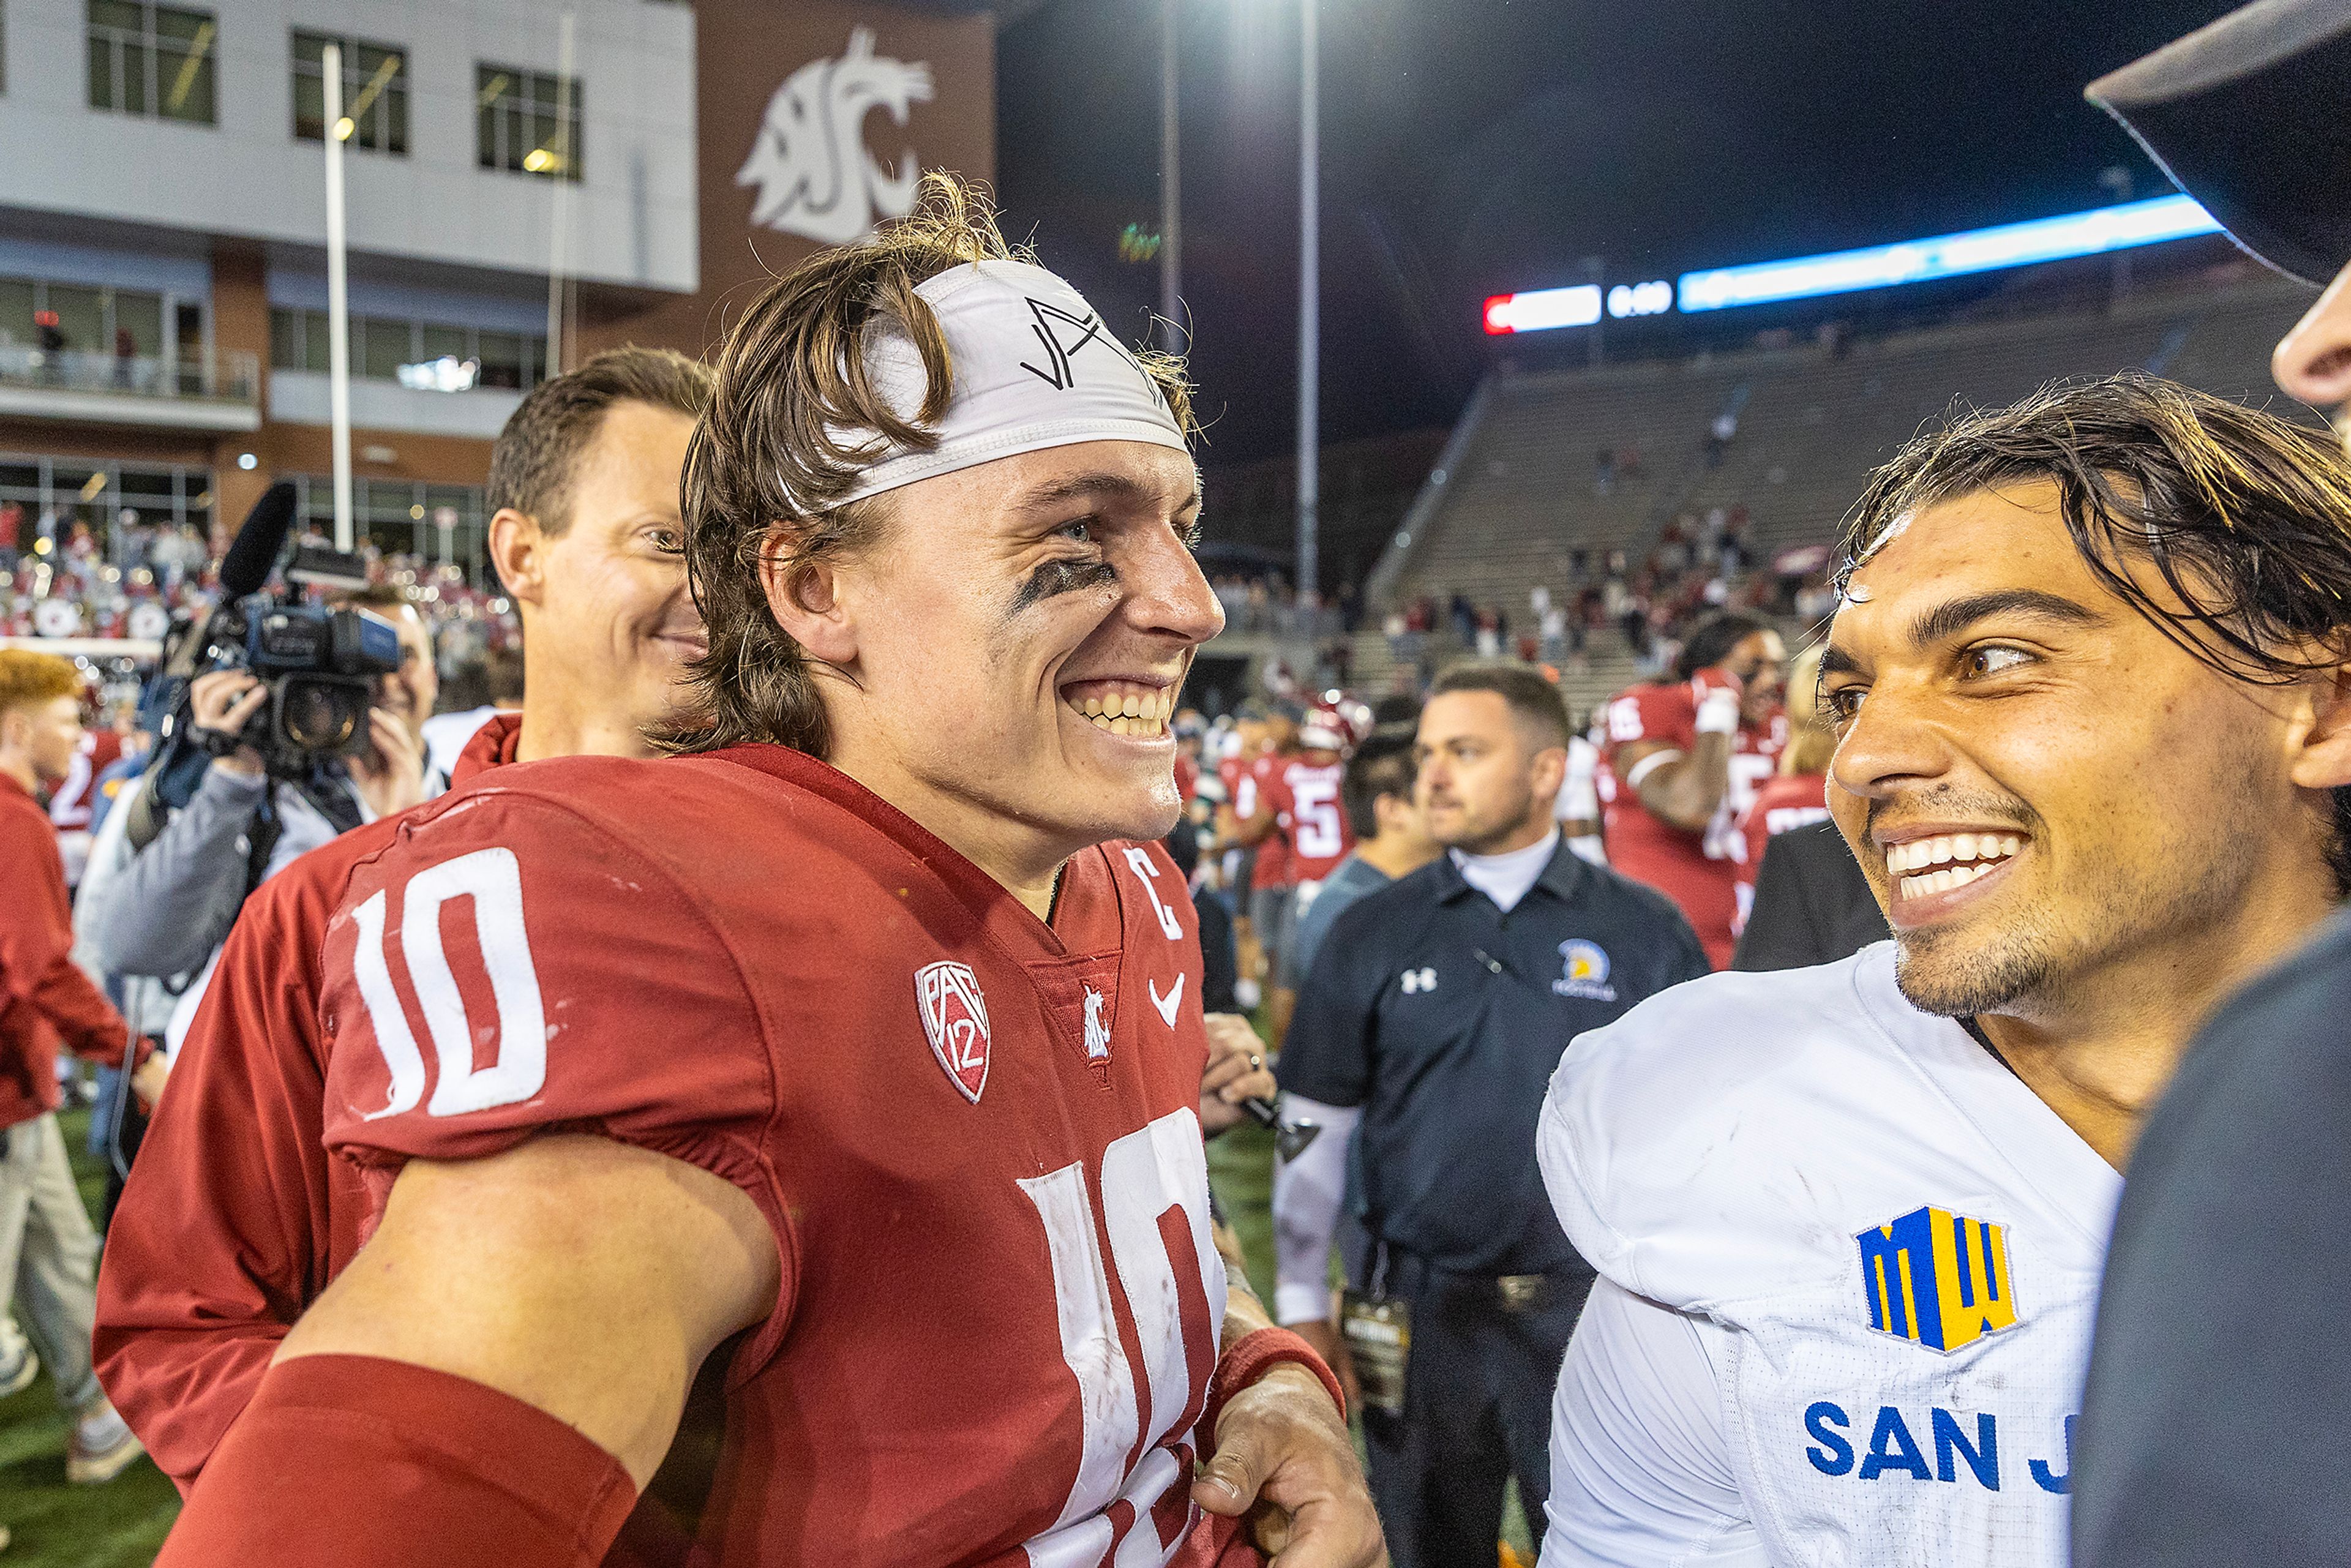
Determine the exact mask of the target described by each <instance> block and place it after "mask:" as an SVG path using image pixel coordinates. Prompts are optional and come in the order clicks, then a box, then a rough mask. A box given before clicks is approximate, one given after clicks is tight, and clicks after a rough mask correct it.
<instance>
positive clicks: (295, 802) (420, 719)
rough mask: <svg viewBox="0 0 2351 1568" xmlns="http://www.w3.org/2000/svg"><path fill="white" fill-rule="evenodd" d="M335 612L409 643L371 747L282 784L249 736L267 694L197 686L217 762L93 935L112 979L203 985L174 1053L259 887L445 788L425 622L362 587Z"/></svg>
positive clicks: (121, 883)
mask: <svg viewBox="0 0 2351 1568" xmlns="http://www.w3.org/2000/svg"><path fill="white" fill-rule="evenodd" d="M337 602H338V603H339V604H340V606H341V607H344V608H348V609H354V610H364V611H368V612H372V613H374V614H376V615H378V616H381V618H382V619H384V620H385V621H387V622H390V623H391V624H392V628H393V629H394V630H395V631H396V632H398V633H399V637H400V652H401V663H400V667H399V668H398V669H396V670H392V671H391V672H389V673H387V674H382V675H381V676H379V677H378V678H377V680H376V684H375V691H374V695H373V699H372V704H371V706H370V707H369V709H368V715H367V726H368V739H369V742H370V747H369V748H368V749H367V750H366V751H364V752H361V753H358V754H355V755H352V756H349V757H330V758H319V759H316V760H314V761H313V762H312V763H311V764H310V766H309V768H308V770H307V771H306V772H304V773H302V774H300V775H299V776H297V777H285V776H282V774H281V776H278V777H274V778H273V777H272V775H271V773H270V771H269V770H268V768H266V765H265V763H264V760H263V758H262V754H261V752H260V751H259V750H257V749H256V747H254V746H252V745H250V744H247V743H246V742H245V741H242V740H239V739H238V738H237V737H242V736H246V735H247V734H248V731H247V729H246V726H247V725H248V723H249V722H250V721H252V720H253V719H254V718H255V717H256V716H257V715H259V714H260V712H261V710H262V709H263V707H264V706H266V704H267V703H268V701H269V687H268V686H267V685H266V684H265V683H264V682H262V681H260V680H259V679H257V678H256V676H254V675H253V674H250V673H248V672H246V671H244V670H234V669H223V670H213V671H210V672H208V673H206V674H201V675H198V676H197V677H196V678H195V680H194V682H193V685H192V686H191V688H190V692H189V696H190V706H191V712H192V717H193V728H194V730H195V732H196V734H197V735H198V736H199V737H201V738H203V739H204V740H205V741H206V743H207V746H208V747H209V748H210V749H212V750H213V751H214V753H215V754H216V755H215V757H214V761H213V762H212V764H211V765H210V766H209V767H208V768H205V770H204V779H203V782H202V783H201V784H200V785H199V786H198V787H197V789H196V791H195V794H194V795H193V797H192V798H191V799H190V800H189V801H188V803H187V804H186V805H185V806H183V807H182V808H180V809H179V810H176V811H173V812H172V815H171V818H170V820H169V821H167V822H165V823H164V825H163V827H162V830H161V831H159V832H158V833H157V834H156V835H155V837H154V839H153V840H152V841H151V842H149V843H148V844H147V845H146V846H145V847H144V848H142V849H141V850H139V851H138V852H137V853H136V854H135V856H134V857H133V858H132V859H131V862H130V863H129V864H128V865H127V866H125V867H123V868H122V870H121V872H120V874H119V875H117V876H115V877H114V878H113V879H112V880H111V882H110V885H109V886H108V887H107V889H106V892H105V898H104V902H103V904H101V905H100V906H99V908H98V909H96V910H95V911H93V912H92V914H93V920H92V923H91V935H92V936H93V938H94V940H95V942H96V946H97V951H98V956H99V961H100V962H101V963H102V964H103V965H104V966H105V967H106V968H107V969H108V970H110V971H112V972H116V973H120V974H125V975H145V976H155V977H177V976H188V975H194V976H196V977H197V978H196V980H195V982H194V983H193V984H191V985H190V986H189V987H188V988H187V989H186V991H185V992H184V993H183V995H182V996H181V998H180V999H179V1002H178V1005H177V1006H176V1007H175V1008H174V1009H173V1011H172V1020H171V1026H170V1028H169V1029H168V1030H166V1031H165V1037H164V1038H165V1041H166V1043H167V1045H170V1046H176V1045H177V1044H178V1043H179V1040H180V1039H181V1037H182V1036H183V1034H184V1033H185V1032H186V1030H187V1024H188V1020H189V1019H191V1018H193V1016H194V1014H195V1008H196V1003H197V1001H198V1000H200V999H201V997H202V994H203V991H204V980H205V978H206V974H205V971H206V970H207V969H208V967H209V965H210V963H211V960H212V958H213V956H214V954H215V953H217V952H218V951H219V949H220V945H221V943H222V942H223V941H225V940H226V938H227V936H228V929H229V926H230V925H232V924H234V923H235V919H236V912H237V910H238V909H239V908H240V907H242V906H243V904H244V903H245V900H246V895H247V894H250V893H251V892H252V891H253V889H254V888H255V887H257V886H259V885H260V884H261V883H263V882H264V881H266V880H267V879H268V878H269V877H271V876H273V875H275V874H276V873H277V871H278V870H279V869H280V868H282V867H284V866H285V865H287V864H288V863H289V862H292V861H293V860H294V859H295V858H296V857H297V856H298V855H301V854H304V853H307V852H309V851H311V850H314V849H317V848H318V847H319V845H320V844H323V843H325V842H327V841H329V840H330V839H333V838H335V837H336V836H337V835H339V834H340V833H345V832H348V831H350V830H351V829H353V828H356V827H358V826H359V825H360V823H362V822H369V821H374V820H375V819H376V818H378V817H386V816H391V815H393V814H395V813H397V812H400V811H404V810H407V809H408V808H409V807H411V806H413V805H415V804H417V803H418V802H419V801H421V800H426V799H427V798H429V797H431V796H434V795H437V794H439V793H440V792H441V791H442V789H445V788H446V787H447V782H446V780H445V779H443V778H441V777H440V776H439V775H438V774H435V773H431V772H428V770H427V768H426V764H425V748H424V741H423V725H424V720H425V719H426V718H427V717H428V716H431V714H432V712H433V705H434V698H435V696H436V695H438V692H439V677H438V675H437V674H435V672H434V663H433V640H432V635H431V633H430V632H428V631H427V630H426V628H425V624H424V621H423V617H422V616H420V615H419V614H418V613H417V610H416V607H415V605H414V604H413V603H411V602H410V601H409V599H408V597H407V595H406V594H405V593H404V592H403V591H402V590H400V589H397V588H390V587H381V588H367V589H361V590H360V591H356V592H353V593H350V594H348V595H345V596H343V597H342V598H340V600H339V601H337ZM148 782H149V783H150V784H151V785H152V778H151V779H149V780H148Z"/></svg>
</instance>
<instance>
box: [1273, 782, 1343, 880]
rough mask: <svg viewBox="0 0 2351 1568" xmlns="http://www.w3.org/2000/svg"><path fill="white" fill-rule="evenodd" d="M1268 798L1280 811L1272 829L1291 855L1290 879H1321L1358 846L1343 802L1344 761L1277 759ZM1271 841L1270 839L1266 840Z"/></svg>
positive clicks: (1275, 808) (1277, 810) (1274, 807)
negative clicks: (1340, 782)
mask: <svg viewBox="0 0 2351 1568" xmlns="http://www.w3.org/2000/svg"><path fill="white" fill-rule="evenodd" d="M1276 764H1277V765H1276V766H1275V768H1273V770H1272V773H1273V777H1272V778H1271V779H1269V780H1268V781H1267V783H1266V787H1265V798H1266V800H1268V801H1270V803H1271V804H1272V806H1273V809H1274V810H1275V811H1276V812H1277V813H1278V814H1279V819H1280V825H1279V826H1277V827H1276V828H1275V830H1274V833H1275V837H1276V838H1279V839H1280V841H1281V844H1282V847H1283V849H1284V850H1285V851H1286V852H1288V856H1289V861H1290V881H1292V882H1299V883H1306V882H1321V881H1322V879H1323V878H1324V877H1326V876H1329V875H1330V874H1331V873H1332V871H1334V870H1336V869H1337V867H1338V864H1339V862H1341V861H1343V860H1345V859H1346V858H1347V853H1348V852H1349V851H1351V850H1353V848H1354V847H1355V835H1354V834H1353V832H1352V831H1349V829H1348V827H1347V813H1346V812H1345V810H1343V809H1342V808H1341V807H1340V804H1339V780H1340V779H1341V778H1342V777H1343V775H1344V774H1345V773H1346V771H1347V765H1346V764H1345V763H1343V762H1326V763H1314V762H1308V761H1306V760H1305V759H1304V758H1297V757H1289V758H1277V759H1276ZM1272 841H1273V840H1272V839H1269V840H1267V842H1268V843H1271V842H1272Z"/></svg>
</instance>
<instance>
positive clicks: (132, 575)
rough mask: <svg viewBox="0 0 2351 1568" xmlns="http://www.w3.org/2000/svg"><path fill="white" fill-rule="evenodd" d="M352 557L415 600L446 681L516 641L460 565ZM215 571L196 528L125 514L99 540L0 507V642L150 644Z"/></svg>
mask: <svg viewBox="0 0 2351 1568" xmlns="http://www.w3.org/2000/svg"><path fill="white" fill-rule="evenodd" d="M17 541H21V548H20V546H19V543H18V542H17ZM304 542H305V543H309V544H324V543H326V541H325V540H324V539H322V538H310V539H306V540H305V541H304ZM358 553H359V556H360V559H361V560H362V561H363V562H364V563H365V565H366V569H367V578H368V581H369V582H370V583H371V584H372V585H375V586H379V587H392V588H399V589H402V590H405V591H407V592H408V594H409V596H410V597H411V598H412V599H413V601H415V603H416V606H417V610H418V612H419V613H420V614H422V615H423V618H424V621H425V623H426V625H427V626H428V627H430V628H431V630H432V632H433V634H434V645H435V647H436V649H437V650H438V663H439V664H440V666H441V671H442V674H443V675H444V677H447V676H450V675H453V674H457V673H458V672H460V671H463V670H466V669H470V668H473V667H475V666H477V665H479V664H481V663H482V661H483V659H484V658H485V657H486V655H487V654H488V653H490V652H491V651H492V650H493V649H502V648H507V647H511V646H513V645H515V644H516V643H517V641H518V640H519V638H520V636H521V630H522V629H521V623H520V622H519V621H517V619H516V616H515V611H514V606H513V604H512V602H511V601H508V600H507V598H506V596H505V595H504V594H503V593H500V592H498V591H496V590H495V589H494V588H492V589H484V588H478V587H475V585H473V584H472V583H470V582H468V581H467V580H466V578H465V570H464V569H463V568H462V567H458V566H456V565H454V564H449V563H442V564H437V565H436V564H434V562H432V561H430V560H427V559H425V558H423V557H422V556H415V555H409V554H405V553H402V552H396V551H395V552H387V551H384V550H381V549H378V548H377V547H376V546H375V545H374V544H372V543H363V544H362V545H361V546H360V549H359V552H358ZM214 568H215V562H214V559H213V555H212V550H211V547H210V546H209V545H208V544H207V542H206V540H205V538H204V532H203V530H202V529H201V528H198V527H197V526H196V525H194V524H193V523H189V524H182V525H176V526H175V525H172V524H170V523H162V524H150V523H146V522H143V521H142V520H141V517H140V516H139V514H138V513H137V512H136V511H133V510H131V509H130V508H127V507H126V508H125V509H124V510H123V511H122V512H121V513H120V514H119V515H118V516H117V517H116V518H115V521H114V524H113V526H112V527H111V528H107V529H106V530H104V532H103V534H102V535H101V533H100V531H99V530H97V529H94V528H91V527H90V525H89V522H88V521H87V520H85V519H79V518H77V519H74V520H72V521H70V522H68V523H65V524H64V525H63V526H59V524H58V522H57V519H56V518H54V517H44V518H43V519H41V521H40V523H39V524H38V525H36V526H35V527H33V528H30V529H28V528H27V526H26V517H25V510H24V508H23V507H22V506H20V505H19V504H18V503H16V502H15V501H0V636H7V637H47V638H68V637H100V638H130V639H136V640H140V641H144V642H153V641H156V640H158V639H160V638H162V636H163V634H164V633H165V632H167V631H168V630H169V629H170V626H171V623H172V619H173V618H174V617H176V616H179V615H182V614H187V613H193V612H194V611H195V609H196V607H197V605H198V604H199V603H200V602H201V601H203V600H204V599H205V598H206V597H207V596H208V595H210V594H212V593H214V591H216V589H217V587H218V582H217V580H216V579H215V577H214Z"/></svg>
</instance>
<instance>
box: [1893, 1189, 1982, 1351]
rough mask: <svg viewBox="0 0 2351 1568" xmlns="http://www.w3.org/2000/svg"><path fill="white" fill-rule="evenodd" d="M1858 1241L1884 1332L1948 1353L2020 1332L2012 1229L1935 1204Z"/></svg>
mask: <svg viewBox="0 0 2351 1568" xmlns="http://www.w3.org/2000/svg"><path fill="white" fill-rule="evenodd" d="M1855 1239H1856V1240H1858V1241H1859V1242H1860V1243H1861V1293H1862V1297H1863V1299H1864V1300H1865V1301H1867V1303H1868V1306H1869V1326H1870V1327H1871V1328H1873V1329H1876V1331H1877V1332H1878V1333H1882V1334H1887V1335H1890V1336H1891V1337H1893V1338H1895V1339H1907V1340H1908V1341H1910V1342H1911V1343H1913V1344H1923V1345H1925V1346H1926V1347H1927V1348H1928V1349H1929V1350H1939V1351H1943V1352H1946V1353H1949V1352H1950V1351H1955V1350H1957V1349H1959V1347H1960V1346H1961V1345H1968V1344H1973V1343H1975V1342H1976V1341H1978V1340H1980V1339H1981V1338H1983V1337H1984V1336H1985V1335H1986V1334H1994V1333H1999V1332H2000V1331H2001V1330H2002V1329H2009V1328H2014V1327H2015V1326H2016V1292H2015V1288H2014V1282H2013V1281H2011V1279H2010V1277H2009V1271H2008V1228H2007V1227H2006V1226H2004V1225H1994V1224H1992V1223H1991V1222H1990V1221H1988V1220H1982V1219H1971V1218H1969V1217H1968V1216H1966V1215H1964V1214H1953V1213H1952V1212H1951V1211H1950V1210H1949V1209H1948V1208H1936V1207H1932V1206H1931V1205H1930V1206H1928V1207H1925V1208H1914V1209H1912V1210H1911V1211H1910V1212H1909V1213H1907V1214H1906V1215H1904V1216H1902V1217H1901V1218H1899V1219H1889V1220H1887V1221H1886V1223H1885V1224H1883V1225H1876V1226H1872V1227H1871V1228H1868V1229H1867V1230H1865V1231H1863V1232H1862V1233H1861V1234H1860V1235H1859V1236H1858V1237H1856V1238H1855Z"/></svg>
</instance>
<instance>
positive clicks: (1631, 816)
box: [1606, 681, 1788, 969]
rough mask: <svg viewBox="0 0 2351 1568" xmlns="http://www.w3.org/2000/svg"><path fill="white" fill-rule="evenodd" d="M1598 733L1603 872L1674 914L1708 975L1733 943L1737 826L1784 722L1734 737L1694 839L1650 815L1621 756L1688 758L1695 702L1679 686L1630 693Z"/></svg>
mask: <svg viewBox="0 0 2351 1568" xmlns="http://www.w3.org/2000/svg"><path fill="white" fill-rule="evenodd" d="M1607 724H1608V744H1607V748H1606V755H1607V760H1608V765H1609V769H1610V771H1611V773H1612V774H1613V775H1614V779H1615V786H1616V787H1615V789H1614V793H1613V795H1612V796H1610V797H1609V798H1608V801H1607V806H1606V814H1607V840H1608V863H1609V864H1610V865H1612V866H1614V867H1615V868H1616V869H1617V870H1618V871H1620V872H1622V873H1625V875H1626V876H1629V877H1631V878H1632V879H1633V880H1634V881H1635V882H1645V883H1648V884H1649V885H1650V886H1651V887H1654V888H1656V890H1657V891H1658V892H1660V893H1662V894H1665V895H1666V896H1667V897H1668V898H1670V899H1672V900H1673V901H1674V903H1675V904H1678V905H1679V906H1680V907H1681V912H1682V914H1683V915H1687V917H1688V919H1689V923H1690V925H1692V926H1693V927H1695V928H1696V929H1697V931H1698V940H1699V941H1700V942H1701V943H1703V944H1704V945H1705V946H1706V955H1707V957H1708V959H1709V960H1711V961H1712V963H1713V964H1714V967H1716V968H1718V969H1722V968H1728V967H1729V966H1730V952H1731V948H1732V947H1733V946H1736V944H1737V940H1738V938H1737V933H1736V931H1735V929H1734V925H1735V923H1736V921H1737V918H1738V914H1739V894H1738V882H1739V874H1740V868H1741V867H1742V866H1744V865H1745V863H1746V860H1747V838H1746V835H1745V833H1743V832H1742V831H1740V819H1741V817H1742V816H1743V814H1744V813H1745V811H1746V810H1747V807H1748V806H1749V804H1750V802H1752V801H1753V800H1754V799H1755V791H1756V790H1757V789H1758V788H1760V787H1761V784H1762V783H1763V781H1764V780H1765V779H1769V778H1771V773H1772V770H1773V769H1774V768H1777V767H1778V766H1779V760H1780V753H1781V751H1782V749H1783V748H1784V747H1786V746H1787V743H1788V716H1787V715H1786V714H1785V713H1783V712H1781V711H1779V710H1776V709H1775V710H1773V712H1772V714H1771V718H1770V720H1769V721H1768V722H1767V723H1766V724H1765V725H1764V726H1763V727H1761V729H1754V728H1748V727H1741V728H1740V731H1739V734H1738V735H1737V736H1736V737H1734V743H1733V745H1732V747H1731V755H1730V785H1729V789H1725V790H1724V791H1723V796H1722V804H1721V805H1720V806H1719V807H1718V808H1717V809H1716V810H1715V813H1714V820H1713V821H1711V822H1709V823H1708V824H1707V829H1706V831H1704V832H1702V833H1694V832H1690V831H1687V830H1686V829H1682V828H1677V827H1675V826H1673V825H1672V824H1671V823H1669V822H1665V821H1659V820H1658V819H1657V818H1656V816H1655V815H1653V814H1652V813H1651V812H1650V810H1649V809H1648V808H1647V807H1646V806H1645V805H1643V804H1642V803H1641V794H1640V789H1639V788H1638V780H1637V779H1634V778H1632V777H1630V776H1629V775H1630V773H1631V769H1629V768H1626V766H1625V763H1624V761H1623V760H1622V758H1623V754H1624V752H1625V748H1626V747H1631V746H1635V745H1638V744H1641V743H1643V742H1646V741H1662V742H1664V743H1665V744H1666V745H1667V746H1669V747H1673V748H1674V749H1675V750H1677V751H1679V752H1681V753H1682V754H1683V755H1685V756H1687V755H1688V754H1689V752H1690V751H1692V750H1693V749H1695V748H1696V747H1697V745H1698V697H1697V694H1695V693H1694V692H1692V691H1691V690H1690V687H1689V685H1688V683H1687V682H1682V681H1677V682H1674V683H1672V684H1670V685H1648V686H1635V687H1634V688H1633V689H1632V690H1631V691H1629V692H1625V693H1624V694H1623V695H1620V696H1618V697H1616V698H1614V700H1612V701H1611V702H1610V703H1609V704H1608V707H1607ZM1652 766H1662V765H1661V764H1652ZM1749 874H1750V876H1751V875H1752V873H1749Z"/></svg>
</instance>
